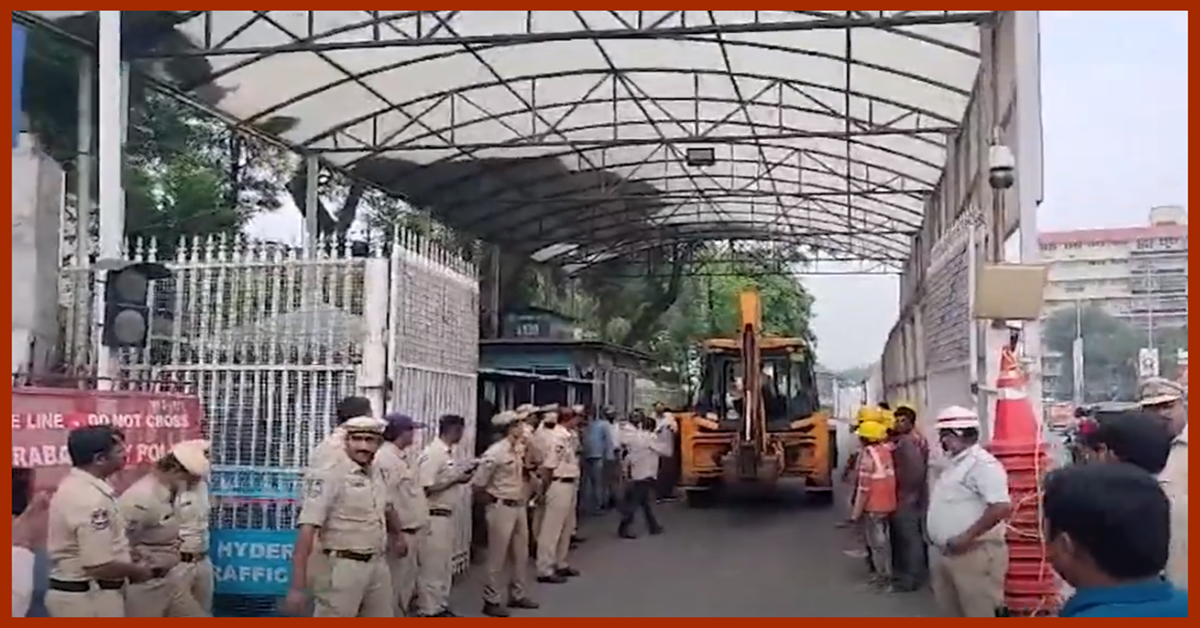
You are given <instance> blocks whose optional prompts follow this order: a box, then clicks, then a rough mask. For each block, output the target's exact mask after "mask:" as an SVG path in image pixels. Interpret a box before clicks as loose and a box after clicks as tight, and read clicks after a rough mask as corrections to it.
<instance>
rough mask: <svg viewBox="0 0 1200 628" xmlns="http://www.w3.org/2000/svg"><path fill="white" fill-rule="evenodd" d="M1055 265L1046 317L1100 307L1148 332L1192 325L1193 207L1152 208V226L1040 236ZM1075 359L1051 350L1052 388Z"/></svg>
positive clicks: (1048, 358)
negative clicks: (1190, 246) (1190, 260)
mask: <svg viewBox="0 0 1200 628" xmlns="http://www.w3.org/2000/svg"><path fill="white" fill-rule="evenodd" d="M1038 241H1039V244H1040V247H1041V253H1042V259H1043V261H1044V262H1045V263H1047V264H1049V266H1050V276H1049V282H1048V283H1047V286H1046V293H1045V306H1044V308H1043V319H1044V318H1045V317H1047V316H1050V315H1052V314H1053V313H1055V312H1057V311H1059V310H1062V309H1064V308H1077V307H1088V306H1099V307H1101V308H1103V309H1104V310H1105V311H1107V312H1108V313H1109V314H1111V315H1112V316H1114V317H1116V318H1119V319H1121V320H1123V321H1125V322H1126V323H1128V324H1129V325H1130V326H1131V327H1132V328H1134V329H1136V330H1139V331H1140V332H1142V333H1145V334H1147V337H1148V338H1149V337H1150V336H1151V335H1152V333H1157V332H1159V331H1166V330H1172V329H1178V328H1180V327H1184V326H1186V325H1187V254H1188V238H1187V209H1186V208H1184V207H1179V206H1164V207H1155V208H1153V209H1151V210H1150V220H1149V224H1147V225H1144V226H1140V227H1127V228H1119V229H1081V230H1075V231H1055V232H1044V233H1042V234H1040V235H1039V237H1038ZM1064 368H1070V356H1062V355H1057V354H1054V353H1049V352H1048V353H1047V354H1046V356H1045V363H1044V364H1043V374H1044V376H1045V377H1046V380H1048V381H1046V382H1044V384H1046V385H1047V387H1046V389H1047V390H1052V389H1053V386H1052V385H1051V384H1052V383H1053V380H1054V379H1055V378H1056V377H1057V376H1058V375H1059V374H1061V372H1062V369H1064Z"/></svg>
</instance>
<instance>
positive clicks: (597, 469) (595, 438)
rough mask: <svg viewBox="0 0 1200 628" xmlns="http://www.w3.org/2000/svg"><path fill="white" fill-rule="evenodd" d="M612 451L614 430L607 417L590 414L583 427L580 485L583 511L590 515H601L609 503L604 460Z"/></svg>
mask: <svg viewBox="0 0 1200 628" xmlns="http://www.w3.org/2000/svg"><path fill="white" fill-rule="evenodd" d="M612 451H613V442H612V432H611V431H610V430H609V429H608V426H607V425H606V417H604V416H603V415H601V416H589V417H588V419H587V425H585V426H584V427H583V469H581V471H582V472H583V485H582V486H581V487H580V493H581V496H580V497H581V498H582V499H581V501H582V502H583V504H582V506H583V511H584V512H585V513H587V514H589V515H599V514H600V513H601V512H602V511H603V510H604V504H606V503H608V494H607V490H606V489H607V488H608V487H607V485H606V483H605V481H604V460H605V457H607V456H611V455H612Z"/></svg>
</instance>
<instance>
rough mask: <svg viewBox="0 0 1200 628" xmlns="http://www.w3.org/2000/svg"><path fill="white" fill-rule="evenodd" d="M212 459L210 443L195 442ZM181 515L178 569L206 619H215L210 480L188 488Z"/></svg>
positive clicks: (179, 500) (180, 499) (180, 500)
mask: <svg viewBox="0 0 1200 628" xmlns="http://www.w3.org/2000/svg"><path fill="white" fill-rule="evenodd" d="M194 443H195V444H197V445H199V446H201V447H203V448H204V450H205V455H206V456H207V455H208V446H209V443H208V441H194ZM175 509H176V512H178V513H179V540H180V546H179V566H177V567H176V568H175V571H176V572H178V577H179V579H180V580H182V581H183V583H184V586H185V588H187V589H188V590H189V591H190V592H191V594H192V598H194V599H195V600H196V602H197V603H198V604H199V605H200V608H201V609H202V610H203V611H204V613H205V615H206V616H208V615H212V601H213V564H212V560H211V559H210V558H209V556H208V519H209V515H210V511H211V510H212V503H211V500H210V499H209V494H208V482H207V479H206V478H204V477H201V479H200V480H199V481H198V482H196V483H195V484H194V485H193V486H188V487H184V488H183V490H181V491H179V494H178V496H177V497H176V498H175Z"/></svg>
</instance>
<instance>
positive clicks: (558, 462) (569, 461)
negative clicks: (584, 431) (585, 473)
mask: <svg viewBox="0 0 1200 628" xmlns="http://www.w3.org/2000/svg"><path fill="white" fill-rule="evenodd" d="M550 434H551V436H550V440H549V446H548V447H547V448H546V458H545V459H544V460H543V461H542V467H544V468H546V469H550V471H551V474H552V476H553V477H555V478H578V477H579V447H578V439H577V438H576V437H575V434H574V433H573V432H572V431H571V430H569V429H567V428H565V427H563V426H561V425H556V426H554V429H552V430H551V431H550Z"/></svg>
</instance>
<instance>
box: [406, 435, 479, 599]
mask: <svg viewBox="0 0 1200 628" xmlns="http://www.w3.org/2000/svg"><path fill="white" fill-rule="evenodd" d="M466 425H467V422H466V420H465V419H464V418H463V417H461V416H458V415H453V414H448V415H445V416H443V417H441V418H440V419H439V420H438V437H437V438H436V439H434V440H433V442H432V443H429V445H428V446H426V447H425V449H424V451H422V452H421V457H420V461H419V462H418V464H417V478H418V479H419V481H420V483H421V487H422V488H423V489H425V496H426V497H427V498H428V499H429V534H428V535H427V536H426V537H425V544H424V546H423V547H422V548H421V550H420V574H419V576H418V582H417V609H418V611H419V612H420V614H421V615H422V616H425V617H455V614H454V613H452V612H451V611H450V585H451V584H452V579H453V576H454V536H455V534H454V512H455V510H456V509H463V508H465V507H466V504H467V501H466V499H465V493H464V490H465V488H466V487H465V485H466V484H467V483H468V482H470V481H471V473H472V472H473V471H474V470H475V463H474V462H470V463H466V464H464V463H462V462H459V461H456V460H455V459H454V447H455V445H457V444H458V443H459V441H461V440H462V437H463V432H464V431H465V430H466ZM462 514H463V516H466V515H467V513H466V512H463V513H462Z"/></svg>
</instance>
